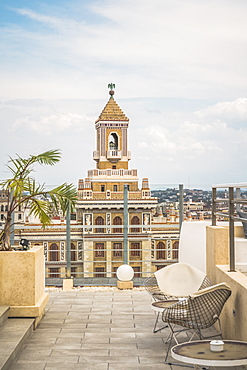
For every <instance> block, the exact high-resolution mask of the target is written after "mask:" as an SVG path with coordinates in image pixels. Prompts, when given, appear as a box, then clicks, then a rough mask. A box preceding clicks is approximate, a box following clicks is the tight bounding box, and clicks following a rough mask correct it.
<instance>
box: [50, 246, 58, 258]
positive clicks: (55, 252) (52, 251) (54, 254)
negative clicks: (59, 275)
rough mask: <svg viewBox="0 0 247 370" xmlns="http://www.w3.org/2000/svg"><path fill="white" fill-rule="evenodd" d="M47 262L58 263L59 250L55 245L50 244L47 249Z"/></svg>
mask: <svg viewBox="0 0 247 370" xmlns="http://www.w3.org/2000/svg"><path fill="white" fill-rule="evenodd" d="M49 261H59V248H58V245H57V244H56V243H52V244H51V245H50V247H49Z"/></svg>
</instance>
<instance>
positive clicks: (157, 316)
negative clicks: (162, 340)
mask: <svg viewBox="0 0 247 370" xmlns="http://www.w3.org/2000/svg"><path fill="white" fill-rule="evenodd" d="M159 315H160V312H158V313H157V315H156V320H155V323H154V328H153V333H158V332H159V331H161V330H163V329H165V328H167V327H168V325H165V326H163V327H162V328H160V329H156V327H157V324H158V320H159Z"/></svg>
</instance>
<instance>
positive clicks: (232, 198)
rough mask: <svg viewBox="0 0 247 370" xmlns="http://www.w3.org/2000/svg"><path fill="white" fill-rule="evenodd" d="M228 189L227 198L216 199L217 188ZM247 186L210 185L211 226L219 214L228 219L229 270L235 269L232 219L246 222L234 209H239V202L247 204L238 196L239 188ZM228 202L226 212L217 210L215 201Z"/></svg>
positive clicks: (245, 200)
mask: <svg viewBox="0 0 247 370" xmlns="http://www.w3.org/2000/svg"><path fill="white" fill-rule="evenodd" d="M222 188H223V189H228V198H224V199H218V198H217V197H216V193H217V189H222ZM242 188H247V183H239V184H222V185H213V186H212V226H216V217H217V216H220V217H223V218H228V220H229V262H230V263H229V265H230V271H235V241H234V221H241V222H245V223H247V219H246V218H241V217H238V216H236V212H235V211H239V209H240V205H241V204H247V199H241V198H240V189H242ZM220 202H224V203H226V202H227V203H228V211H227V212H224V213H223V212H218V211H217V203H220Z"/></svg>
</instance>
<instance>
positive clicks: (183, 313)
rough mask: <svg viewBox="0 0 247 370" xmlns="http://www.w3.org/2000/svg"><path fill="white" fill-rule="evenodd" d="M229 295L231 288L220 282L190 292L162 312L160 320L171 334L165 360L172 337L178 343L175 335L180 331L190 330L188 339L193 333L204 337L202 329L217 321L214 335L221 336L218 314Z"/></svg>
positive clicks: (201, 337)
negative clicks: (217, 324) (216, 329)
mask: <svg viewBox="0 0 247 370" xmlns="http://www.w3.org/2000/svg"><path fill="white" fill-rule="evenodd" d="M230 295H231V288H230V287H229V286H228V285H227V284H226V283H220V284H217V285H213V286H211V287H208V288H205V289H202V290H200V291H198V292H196V293H194V294H191V295H190V296H189V297H188V298H187V299H184V300H182V301H179V302H178V303H176V304H174V305H172V306H170V307H168V308H167V309H166V310H165V311H164V312H163V315H162V320H163V321H164V322H165V323H167V324H168V326H169V328H170V334H171V335H170V340H169V347H168V350H167V354H166V360H167V356H168V352H169V350H170V347H171V342H172V339H174V340H175V342H176V343H177V344H178V340H177V335H178V334H179V333H181V332H184V331H186V332H188V331H191V334H192V335H191V338H190V340H192V339H193V338H194V336H195V335H197V336H198V337H199V339H200V340H201V339H205V336H204V335H203V333H202V330H203V329H207V328H210V327H211V326H212V325H214V324H215V323H216V322H217V321H218V323H219V329H220V332H219V333H217V334H216V335H214V336H221V337H222V333H221V325H220V318H219V316H220V313H221V311H222V309H223V307H224V304H225V303H226V301H227V299H228V298H229V297H230ZM177 326H179V327H180V328H177ZM210 337H211V336H210ZM166 360H165V362H166Z"/></svg>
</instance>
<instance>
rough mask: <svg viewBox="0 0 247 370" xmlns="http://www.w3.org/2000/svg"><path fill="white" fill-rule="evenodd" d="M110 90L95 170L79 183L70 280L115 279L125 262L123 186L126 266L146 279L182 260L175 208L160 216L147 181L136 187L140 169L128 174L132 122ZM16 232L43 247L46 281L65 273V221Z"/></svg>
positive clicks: (100, 126)
mask: <svg viewBox="0 0 247 370" xmlns="http://www.w3.org/2000/svg"><path fill="white" fill-rule="evenodd" d="M113 94H114V91H112V90H111V91H110V98H109V100H108V102H107V104H106V106H105V107H104V109H103V111H102V112H101V114H100V115H99V118H98V119H97V120H96V122H95V130H96V150H95V151H94V152H93V159H94V160H95V162H96V168H95V169H91V170H88V173H87V177H86V178H85V179H80V180H79V182H78V202H77V205H76V213H75V214H74V215H72V221H71V261H72V269H71V271H72V275H74V276H75V277H113V276H115V273H116V270H117V268H118V267H119V266H120V265H121V264H123V262H124V259H123V258H124V245H123V238H124V230H123V229H124V186H125V185H126V186H127V188H128V202H127V203H128V261H129V264H130V265H131V266H132V267H133V269H134V271H135V276H137V277H138V276H147V275H148V274H149V273H150V272H154V271H156V270H157V269H158V268H160V267H163V266H166V265H169V264H171V263H174V262H177V261H178V248H179V217H178V213H177V211H175V209H174V208H172V209H171V210H167V213H166V214H165V215H164V214H163V213H162V210H161V209H159V210H158V212H157V204H158V203H157V198H154V197H152V196H151V192H150V187H149V180H148V178H143V179H142V183H141V188H140V189H139V187H138V175H137V170H136V169H129V165H128V164H129V160H130V159H131V154H130V151H129V150H128V128H129V119H128V118H127V117H126V116H125V114H124V113H123V111H122V110H121V109H120V107H119V105H118V104H117V103H116V101H115V100H114V97H113ZM26 221H29V223H28V222H25V225H24V222H23V226H25V227H23V228H22V227H21V226H20V228H19V229H17V230H16V231H15V235H16V243H17V242H18V236H19V237H25V238H26V239H29V240H30V241H31V244H32V245H34V244H43V245H44V249H45V258H46V268H47V276H48V277H59V276H60V275H61V274H64V272H65V268H66V230H65V220H64V219H62V218H61V217H60V216H59V215H57V216H56V217H54V223H53V226H51V227H47V228H46V229H45V230H43V229H41V228H39V229H37V225H36V227H35V225H34V224H32V222H31V219H29V218H28V217H27V218H26Z"/></svg>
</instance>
